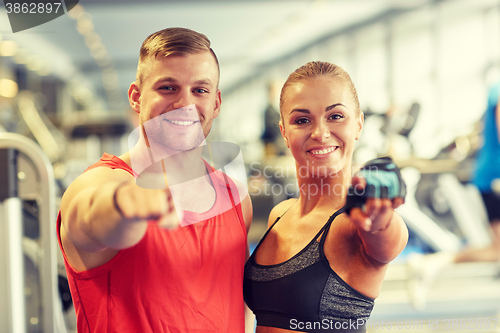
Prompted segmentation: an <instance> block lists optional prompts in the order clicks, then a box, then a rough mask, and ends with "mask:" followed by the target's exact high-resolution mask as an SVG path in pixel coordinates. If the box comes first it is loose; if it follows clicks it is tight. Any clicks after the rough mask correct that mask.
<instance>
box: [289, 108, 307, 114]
mask: <svg viewBox="0 0 500 333" xmlns="http://www.w3.org/2000/svg"><path fill="white" fill-rule="evenodd" d="M294 112H302V113H311V112H310V111H309V110H308V109H293V110H292V111H290V114H292V113H294Z"/></svg>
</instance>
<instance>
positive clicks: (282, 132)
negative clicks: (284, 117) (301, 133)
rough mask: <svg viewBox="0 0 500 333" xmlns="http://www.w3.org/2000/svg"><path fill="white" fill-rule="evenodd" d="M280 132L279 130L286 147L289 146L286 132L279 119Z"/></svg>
mask: <svg viewBox="0 0 500 333" xmlns="http://www.w3.org/2000/svg"><path fill="white" fill-rule="evenodd" d="M280 132H281V136H283V139H284V140H285V143H286V146H287V147H288V148H290V144H289V143H288V138H287V137H286V133H285V127H284V126H283V124H282V123H281V121H280Z"/></svg>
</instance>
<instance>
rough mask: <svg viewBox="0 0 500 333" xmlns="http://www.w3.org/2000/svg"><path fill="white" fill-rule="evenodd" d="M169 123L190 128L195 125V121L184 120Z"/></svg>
mask: <svg viewBox="0 0 500 333" xmlns="http://www.w3.org/2000/svg"><path fill="white" fill-rule="evenodd" d="M167 121H168V122H169V123H172V124H174V125H181V126H188V125H192V124H194V121H183V120H167Z"/></svg>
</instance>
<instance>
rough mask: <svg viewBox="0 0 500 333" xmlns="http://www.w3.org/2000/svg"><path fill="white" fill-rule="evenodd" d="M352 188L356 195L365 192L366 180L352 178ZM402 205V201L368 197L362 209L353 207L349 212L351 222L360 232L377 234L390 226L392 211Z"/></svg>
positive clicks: (358, 177) (397, 198) (400, 199)
mask: <svg viewBox="0 0 500 333" xmlns="http://www.w3.org/2000/svg"><path fill="white" fill-rule="evenodd" d="M352 186H353V188H354V189H356V192H357V193H360V192H365V191H366V179H365V178H364V177H362V176H354V178H353V180H352ZM403 203H404V199H403V198H401V197H396V198H394V199H389V198H380V197H378V198H377V197H368V198H367V199H366V202H365V204H364V206H363V207H354V208H352V209H351V211H350V215H349V216H350V218H351V220H352V222H353V223H354V224H355V225H356V226H357V227H358V228H359V229H361V230H363V231H366V232H370V233H379V232H381V231H383V230H385V229H387V227H388V226H389V224H390V221H391V219H392V215H393V213H394V209H396V208H398V207H399V206H401V205H402V204H403Z"/></svg>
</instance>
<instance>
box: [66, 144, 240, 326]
mask: <svg viewBox="0 0 500 333" xmlns="http://www.w3.org/2000/svg"><path fill="white" fill-rule="evenodd" d="M95 167H109V168H112V169H116V168H118V169H123V170H126V171H128V172H130V173H131V174H133V172H132V170H131V168H130V167H129V166H128V165H127V164H126V163H125V162H124V161H122V160H121V159H119V158H118V157H116V156H112V155H108V154H104V155H103V157H102V158H101V160H100V161H99V162H98V163H96V164H94V165H92V166H91V167H90V168H89V169H92V168H95ZM210 177H211V180H212V183H213V184H214V188H215V191H216V195H217V200H216V202H215V204H214V206H213V207H212V208H211V209H210V210H209V211H207V212H206V213H202V214H196V213H193V212H184V219H185V220H186V219H187V220H189V219H192V220H194V219H196V220H198V221H201V222H197V223H194V224H191V225H187V226H184V227H179V228H177V229H175V230H165V229H162V228H158V227H157V226H156V225H155V224H154V223H150V224H149V226H148V229H147V231H146V234H145V236H144V238H143V239H142V240H141V241H140V242H139V243H138V244H137V245H135V246H133V247H131V248H128V249H125V250H121V251H119V252H118V254H117V255H115V256H114V257H113V258H112V259H111V260H110V261H109V262H107V263H105V264H104V265H102V266H99V267H96V268H93V269H90V270H87V271H83V272H78V271H76V270H75V269H74V268H72V267H71V265H70V264H69V263H68V260H67V258H66V254H65V253H64V250H62V244H61V239H60V233H59V228H60V226H61V214H60V212H59V216H58V219H57V232H58V238H59V245H60V247H61V250H62V251H63V255H64V262H65V265H66V272H67V274H68V282H69V286H70V290H71V295H72V297H73V302H74V306H75V310H76V315H77V325H78V332H79V333H87V332H93V333H94V332H95V333H112V332H117V333H118V332H119V333H148V332H151V333H153V332H154V333H211V332H224V333H237V332H244V306H243V304H244V303H243V266H244V263H245V255H246V248H247V245H246V228H245V223H244V221H243V217H242V212H241V205H240V204H238V205H235V204H234V201H233V200H232V198H231V196H230V195H229V194H230V193H232V195H233V196H234V197H237V196H238V192H237V189H236V186H235V185H234V183H233V182H232V181H230V180H229V179H228V177H225V176H224V174H222V173H221V172H219V171H217V170H216V171H214V172H211V173H210ZM227 181H228V182H229V185H226V184H227V183H226V182H227ZM227 205H229V209H221V207H223V206H226V207H227ZM214 209H219V210H220V211H221V212H222V213H220V214H218V215H216V216H215V217H210V218H208V219H206V220H204V219H203V216H204V215H207V216H212V215H214V214H213V210H214Z"/></svg>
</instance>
